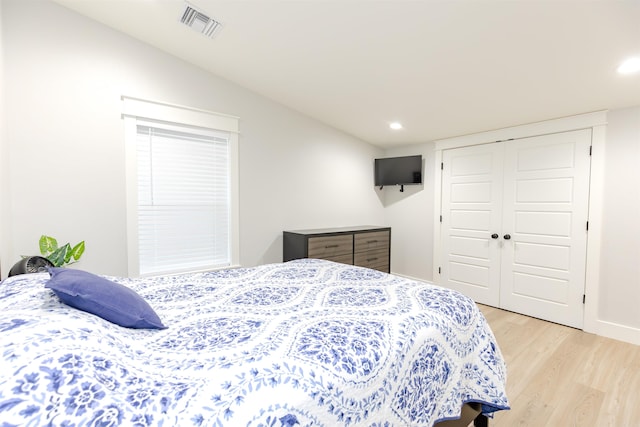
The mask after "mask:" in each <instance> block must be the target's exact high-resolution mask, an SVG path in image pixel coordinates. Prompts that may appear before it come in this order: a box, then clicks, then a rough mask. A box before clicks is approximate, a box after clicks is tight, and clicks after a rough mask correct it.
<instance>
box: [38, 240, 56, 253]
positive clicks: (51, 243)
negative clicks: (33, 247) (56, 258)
mask: <svg viewBox="0 0 640 427" xmlns="http://www.w3.org/2000/svg"><path fill="white" fill-rule="evenodd" d="M39 243H40V253H41V254H42V256H43V257H48V256H49V255H51V254H52V253H53V252H55V251H56V249H58V241H57V240H56V239H54V238H53V237H50V236H45V235H42V236H40V242H39Z"/></svg>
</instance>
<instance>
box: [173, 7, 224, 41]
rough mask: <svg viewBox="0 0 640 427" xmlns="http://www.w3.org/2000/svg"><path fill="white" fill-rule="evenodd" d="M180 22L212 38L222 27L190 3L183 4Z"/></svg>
mask: <svg viewBox="0 0 640 427" xmlns="http://www.w3.org/2000/svg"><path fill="white" fill-rule="evenodd" d="M180 22H182V23H183V24H184V25H186V26H188V27H191V28H193V29H194V30H195V31H197V32H199V33H201V34H204V35H205V36H207V37H209V38H213V37H214V36H215V35H216V34H217V33H218V32H219V31H220V30H221V29H222V24H221V23H220V22H218V21H216V20H215V19H211V18H209V17H208V16H207V15H205V14H204V13H202V12H200V11H199V10H197V9H195V8H194V7H193V6H191V5H190V4H186V5H185V9H184V13H183V14H182V18H180Z"/></svg>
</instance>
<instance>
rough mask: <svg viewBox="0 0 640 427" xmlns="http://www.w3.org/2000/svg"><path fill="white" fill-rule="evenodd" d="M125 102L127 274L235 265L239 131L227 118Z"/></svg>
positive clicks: (164, 105) (157, 105)
mask: <svg viewBox="0 0 640 427" xmlns="http://www.w3.org/2000/svg"><path fill="white" fill-rule="evenodd" d="M123 99H124V101H125V114H124V119H125V128H126V135H127V138H126V139H127V165H128V166H127V171H128V173H127V188H128V201H127V205H128V209H127V210H128V233H129V274H130V275H132V276H138V275H143V276H144V275H153V274H162V273H174V272H182V271H199V270H209V269H214V268H220V267H229V266H231V265H235V264H237V258H238V257H237V255H238V251H237V247H238V245H237V236H238V233H237V179H236V171H237V167H236V162H237V154H236V153H237V143H236V142H237V132H235V131H230V130H229V126H228V123H226V122H227V121H228V120H222V123H220V121H219V120H216V119H217V118H218V117H221V118H222V119H228V116H218V115H216V114H214V113H208V112H203V111H200V110H191V109H185V108H183V107H177V106H169V105H166V104H158V103H149V102H148V101H140V100H135V99H131V98H123ZM141 107H142V108H141ZM178 120H179V121H178ZM236 122H237V120H236ZM203 125H207V126H203ZM221 127H222V128H225V127H226V128H227V130H225V129H220V128H221ZM232 129H233V128H232Z"/></svg>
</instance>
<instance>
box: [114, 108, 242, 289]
mask: <svg viewBox="0 0 640 427" xmlns="http://www.w3.org/2000/svg"><path fill="white" fill-rule="evenodd" d="M121 99H122V119H123V121H124V133H125V158H126V161H125V163H126V166H125V167H126V194H127V199H126V206H127V271H128V275H129V277H140V276H141V274H140V257H139V253H138V248H139V245H138V172H137V153H136V139H137V125H138V122H139V121H141V122H144V121H145V120H146V121H156V122H165V123H169V124H176V125H178V126H180V125H184V126H192V127H199V128H206V129H210V130H212V131H222V132H227V133H228V134H229V182H230V192H231V194H230V230H229V231H230V242H229V246H230V265H229V266H226V267H222V268H230V267H237V266H239V261H240V227H239V217H240V212H239V178H238V169H239V168H238V139H239V132H238V127H239V118H238V117H234V116H230V115H227V114H221V113H214V112H210V111H205V110H199V109H195V108H191V107H185V106H180V105H175V104H168V103H163V102H158V101H149V100H144V99H140V98H133V97H128V96H122V98H121ZM141 124H142V123H141ZM189 271H195V270H189ZM198 271H201V270H198ZM182 272H185V271H171V272H169V273H164V274H176V273H182ZM154 275H157V274H147V275H142V276H154Z"/></svg>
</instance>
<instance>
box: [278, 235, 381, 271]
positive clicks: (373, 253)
mask: <svg viewBox="0 0 640 427" xmlns="http://www.w3.org/2000/svg"><path fill="white" fill-rule="evenodd" d="M390 256H391V228H390V227H376V226H371V225H364V226H359V227H340V228H320V229H314V230H293V231H284V232H283V260H284V261H291V260H292V259H299V258H320V259H326V260H329V261H335V262H341V263H344V264H352V265H358V266H360V267H367V268H373V269H375V270H380V271H384V272H385V273H389V271H390V266H391V262H390Z"/></svg>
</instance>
